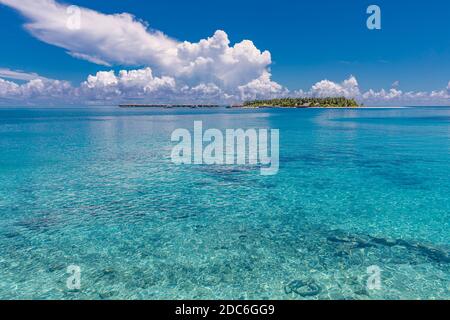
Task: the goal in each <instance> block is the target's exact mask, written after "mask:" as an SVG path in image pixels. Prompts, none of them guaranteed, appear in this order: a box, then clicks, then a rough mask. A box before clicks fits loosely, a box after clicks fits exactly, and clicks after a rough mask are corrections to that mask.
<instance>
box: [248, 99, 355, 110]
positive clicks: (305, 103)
mask: <svg viewBox="0 0 450 320" xmlns="http://www.w3.org/2000/svg"><path fill="white" fill-rule="evenodd" d="M244 107H255V108H256V107H324V108H327V107H328V108H332V107H338V108H345V107H359V104H358V102H356V100H355V99H347V98H344V97H336V98H332V97H329V98H280V99H271V100H253V101H247V102H245V103H244Z"/></svg>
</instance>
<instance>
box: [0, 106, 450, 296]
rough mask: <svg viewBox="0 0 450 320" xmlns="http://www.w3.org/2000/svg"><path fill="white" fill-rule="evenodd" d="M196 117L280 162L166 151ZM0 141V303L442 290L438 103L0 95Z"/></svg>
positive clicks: (444, 157) (445, 131) (446, 119)
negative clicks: (229, 162) (273, 105)
mask: <svg viewBox="0 0 450 320" xmlns="http://www.w3.org/2000/svg"><path fill="white" fill-rule="evenodd" d="M196 120H202V121H203V124H204V126H205V127H213V128H219V129H225V128H274V129H280V137H281V140H280V171H279V173H278V174H277V175H275V176H261V175H260V174H259V173H260V171H259V168H257V167H247V166H240V167H238V166H232V167H230V166H195V165H190V166H175V165H173V164H172V163H171V161H170V153H171V148H172V146H173V145H174V144H173V143H171V142H170V135H171V133H172V131H173V130H174V129H177V128H188V129H191V128H192V127H193V122H194V121H196ZM0 150H1V153H0V215H1V219H0V252H1V254H0V298H2V299H14V298H25V299H60V298H62V299H84V298H92V299H131V298H137V299H143V298H150V299H170V298H180V299H190V298H192V299H194V298H195V299H210V298H220V299H330V298H331V299H378V298H386V299H407V298H427V299H434V298H445V299H450V287H449V286H450V258H449V252H450V251H449V250H450V249H449V248H450V199H449V196H448V195H449V194H450V175H449V171H450V152H449V151H450V108H433V107H428V108H406V109H359V110H344V109H295V110H281V109H260V110H242V109H240V110H230V109H225V108H220V109H201V110H200V109H195V110H191V109H119V108H115V107H89V108H29V109H21V108H0ZM71 264H75V265H79V266H80V267H81V269H82V280H81V283H82V288H81V290H80V291H70V290H68V289H67V288H66V279H67V276H68V275H67V274H66V268H67V266H68V265H71ZM373 265H376V266H379V267H380V268H381V270H382V274H381V275H382V279H381V280H382V288H381V290H368V289H367V288H366V282H367V278H368V274H367V268H368V267H369V266H373Z"/></svg>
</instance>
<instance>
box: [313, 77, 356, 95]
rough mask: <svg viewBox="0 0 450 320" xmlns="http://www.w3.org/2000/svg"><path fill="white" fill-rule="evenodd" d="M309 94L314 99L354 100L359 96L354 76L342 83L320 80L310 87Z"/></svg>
mask: <svg viewBox="0 0 450 320" xmlns="http://www.w3.org/2000/svg"><path fill="white" fill-rule="evenodd" d="M310 94H311V95H312V96H314V97H346V98H354V97H357V96H359V94H360V93H359V86H358V81H357V80H356V78H355V77H354V76H350V78H348V79H347V80H344V81H343V82H342V83H335V82H332V81H329V80H322V81H319V82H317V83H316V84H315V85H313V86H312V88H311V91H310Z"/></svg>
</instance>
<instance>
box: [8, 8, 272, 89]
mask: <svg viewBox="0 0 450 320" xmlns="http://www.w3.org/2000/svg"><path fill="white" fill-rule="evenodd" d="M0 3H3V4H5V5H7V6H10V7H12V8H14V9H16V10H18V11H19V12H20V13H21V14H22V15H24V16H25V17H26V18H27V19H28V20H29V22H28V23H26V24H25V28H26V30H28V31H29V32H30V33H31V34H32V35H33V36H35V37H36V38H38V39H40V40H41V41H44V42H46V43H49V44H52V45H55V46H58V47H61V48H64V49H66V50H68V53H69V54H70V55H72V56H73V57H76V58H79V59H85V60H88V61H91V62H93V63H97V64H102V65H114V64H119V65H127V66H141V65H145V66H148V67H150V68H151V69H152V70H153V71H154V72H155V73H157V74H158V75H160V76H166V77H172V78H175V79H177V81H182V82H184V83H186V84H187V85H189V86H193V85H194V86H195V85H200V84H214V85H216V86H218V87H219V88H221V89H222V90H224V91H231V90H236V89H237V87H239V86H243V85H246V84H247V83H249V82H251V81H253V80H255V79H258V78H260V77H261V76H263V75H264V76H266V75H267V74H268V67H269V65H270V64H271V62H272V61H271V55H270V52H268V51H260V50H259V49H258V48H256V47H255V45H254V44H253V42H252V41H250V40H244V41H242V42H239V43H236V44H235V45H233V46H231V45H230V40H229V39H228V35H227V34H226V33H225V32H224V31H221V30H218V31H216V32H215V33H214V35H213V36H211V37H209V38H207V39H202V40H200V41H199V42H196V43H191V42H188V41H184V42H181V41H177V40H174V39H172V38H170V37H168V36H167V35H165V34H163V33H162V32H160V31H156V30H155V31H154V30H151V29H150V28H149V27H148V25H147V24H146V23H145V22H142V21H140V20H137V19H136V18H135V17H134V16H132V15H130V14H128V13H121V14H112V15H107V14H102V13H99V12H96V11H94V10H90V9H86V8H80V9H79V12H78V13H79V21H80V24H79V28H74V27H73V26H71V25H68V23H69V21H71V20H70V19H72V16H73V15H74V14H77V12H76V11H73V10H69V11H68V6H66V5H62V4H59V3H57V2H55V1H54V0H21V1H16V0H0Z"/></svg>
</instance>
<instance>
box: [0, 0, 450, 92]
mask: <svg viewBox="0 0 450 320" xmlns="http://www.w3.org/2000/svg"><path fill="white" fill-rule="evenodd" d="M0 2H3V3H5V2H8V1H0ZM17 2H20V1H17ZM6 4H7V6H4V5H1V6H0V27H1V28H0V39H2V41H3V43H5V44H7V45H4V46H2V50H1V51H0V68H7V69H10V70H22V71H24V72H27V73H31V72H33V73H37V74H39V75H41V76H43V77H46V78H50V79H61V80H68V81H70V83H71V84H73V85H74V86H77V85H78V84H79V83H81V82H82V81H85V80H86V77H87V76H88V75H90V74H91V75H95V74H96V73H97V72H98V71H101V70H104V71H108V70H111V69H113V70H116V71H118V70H121V69H127V70H129V69H138V68H145V67H146V66H147V63H144V62H142V63H140V62H137V63H133V64H128V63H124V62H123V61H114V62H113V63H109V64H110V66H104V65H98V64H94V63H92V62H89V61H86V60H82V59H76V58H74V57H72V56H71V55H68V54H67V51H68V49H67V48H64V47H63V48H62V47H60V46H58V45H55V44H54V43H46V42H45V41H42V38H41V39H39V37H36V36H35V35H33V34H32V33H30V32H29V31H27V30H25V29H24V26H23V25H24V23H26V22H30V17H28V16H27V14H24V13H23V12H21V10H18V9H17V8H12V6H11V5H8V3H6ZM70 4H75V5H78V6H81V7H86V8H90V9H93V10H95V11H97V12H99V13H103V14H115V13H122V12H127V13H130V14H132V15H134V16H135V17H136V18H137V19H139V20H142V21H145V22H147V23H148V25H149V28H150V29H152V30H159V31H161V32H163V33H164V34H166V35H167V36H169V37H170V38H173V39H176V40H178V41H180V42H181V41H189V42H191V43H197V42H198V41H200V40H201V39H205V38H208V37H211V36H212V35H213V34H214V32H215V31H216V30H223V31H225V32H226V34H227V35H228V38H229V40H230V41H231V44H230V46H233V45H234V44H235V43H239V42H241V41H242V40H244V39H249V40H251V41H252V42H253V43H254V46H255V47H256V48H257V49H259V50H261V51H264V50H268V51H269V52H270V54H271V62H270V63H269V64H267V65H266V66H265V67H266V68H267V70H269V71H270V73H271V78H270V79H271V81H273V82H275V83H277V84H279V85H281V86H283V88H288V89H289V90H290V91H291V92H292V91H294V90H298V89H302V90H305V91H307V90H308V89H309V88H311V86H313V85H314V84H316V83H317V82H318V81H321V80H324V79H328V80H331V81H333V82H335V83H337V84H339V83H340V82H341V81H343V80H345V79H348V77H349V76H350V75H353V76H355V78H356V79H357V82H358V86H359V88H360V89H361V91H362V92H363V91H366V90H369V89H373V90H374V91H378V90H381V89H382V88H384V89H385V90H389V88H391V86H392V84H393V83H394V82H396V81H398V86H396V88H397V89H399V90H400V89H401V90H402V91H403V92H406V91H415V92H419V91H427V92H431V91H432V90H445V88H446V87H447V85H448V83H449V81H450V2H449V1H445V0H441V1H440V0H435V1H404V0H397V1H381V0H378V1H364V0H346V1H331V0H330V1H324V0H322V1H287V0H278V1H276V2H275V1H267V0H262V1H261V0H260V1H243V0H240V1H236V0H229V1H205V0H198V1H181V0H180V1H178V0H166V1H140V0H121V1H117V0H116V1H99V0H94V1H93V0H91V1H85V0H82V1H80V0H73V1H70ZM370 4H377V5H378V6H380V8H381V14H382V15H381V17H382V29H381V30H368V29H367V27H366V19H367V17H368V15H367V14H366V8H367V7H368V6H369V5H370ZM88 45H89V46H90V45H95V43H86V46H88ZM69 51H70V48H69ZM145 62H147V60H145ZM150 64H151V63H150ZM152 67H153V68H152V69H153V75H154V76H163V75H164V72H161V74H159V73H157V72H155V70H157V69H158V68H156V69H155V68H154V66H152ZM171 76H173V75H171ZM173 77H174V78H175V79H176V80H177V79H178V78H177V77H176V76H173ZM19 84H20V81H19ZM219 87H220V85H219Z"/></svg>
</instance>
